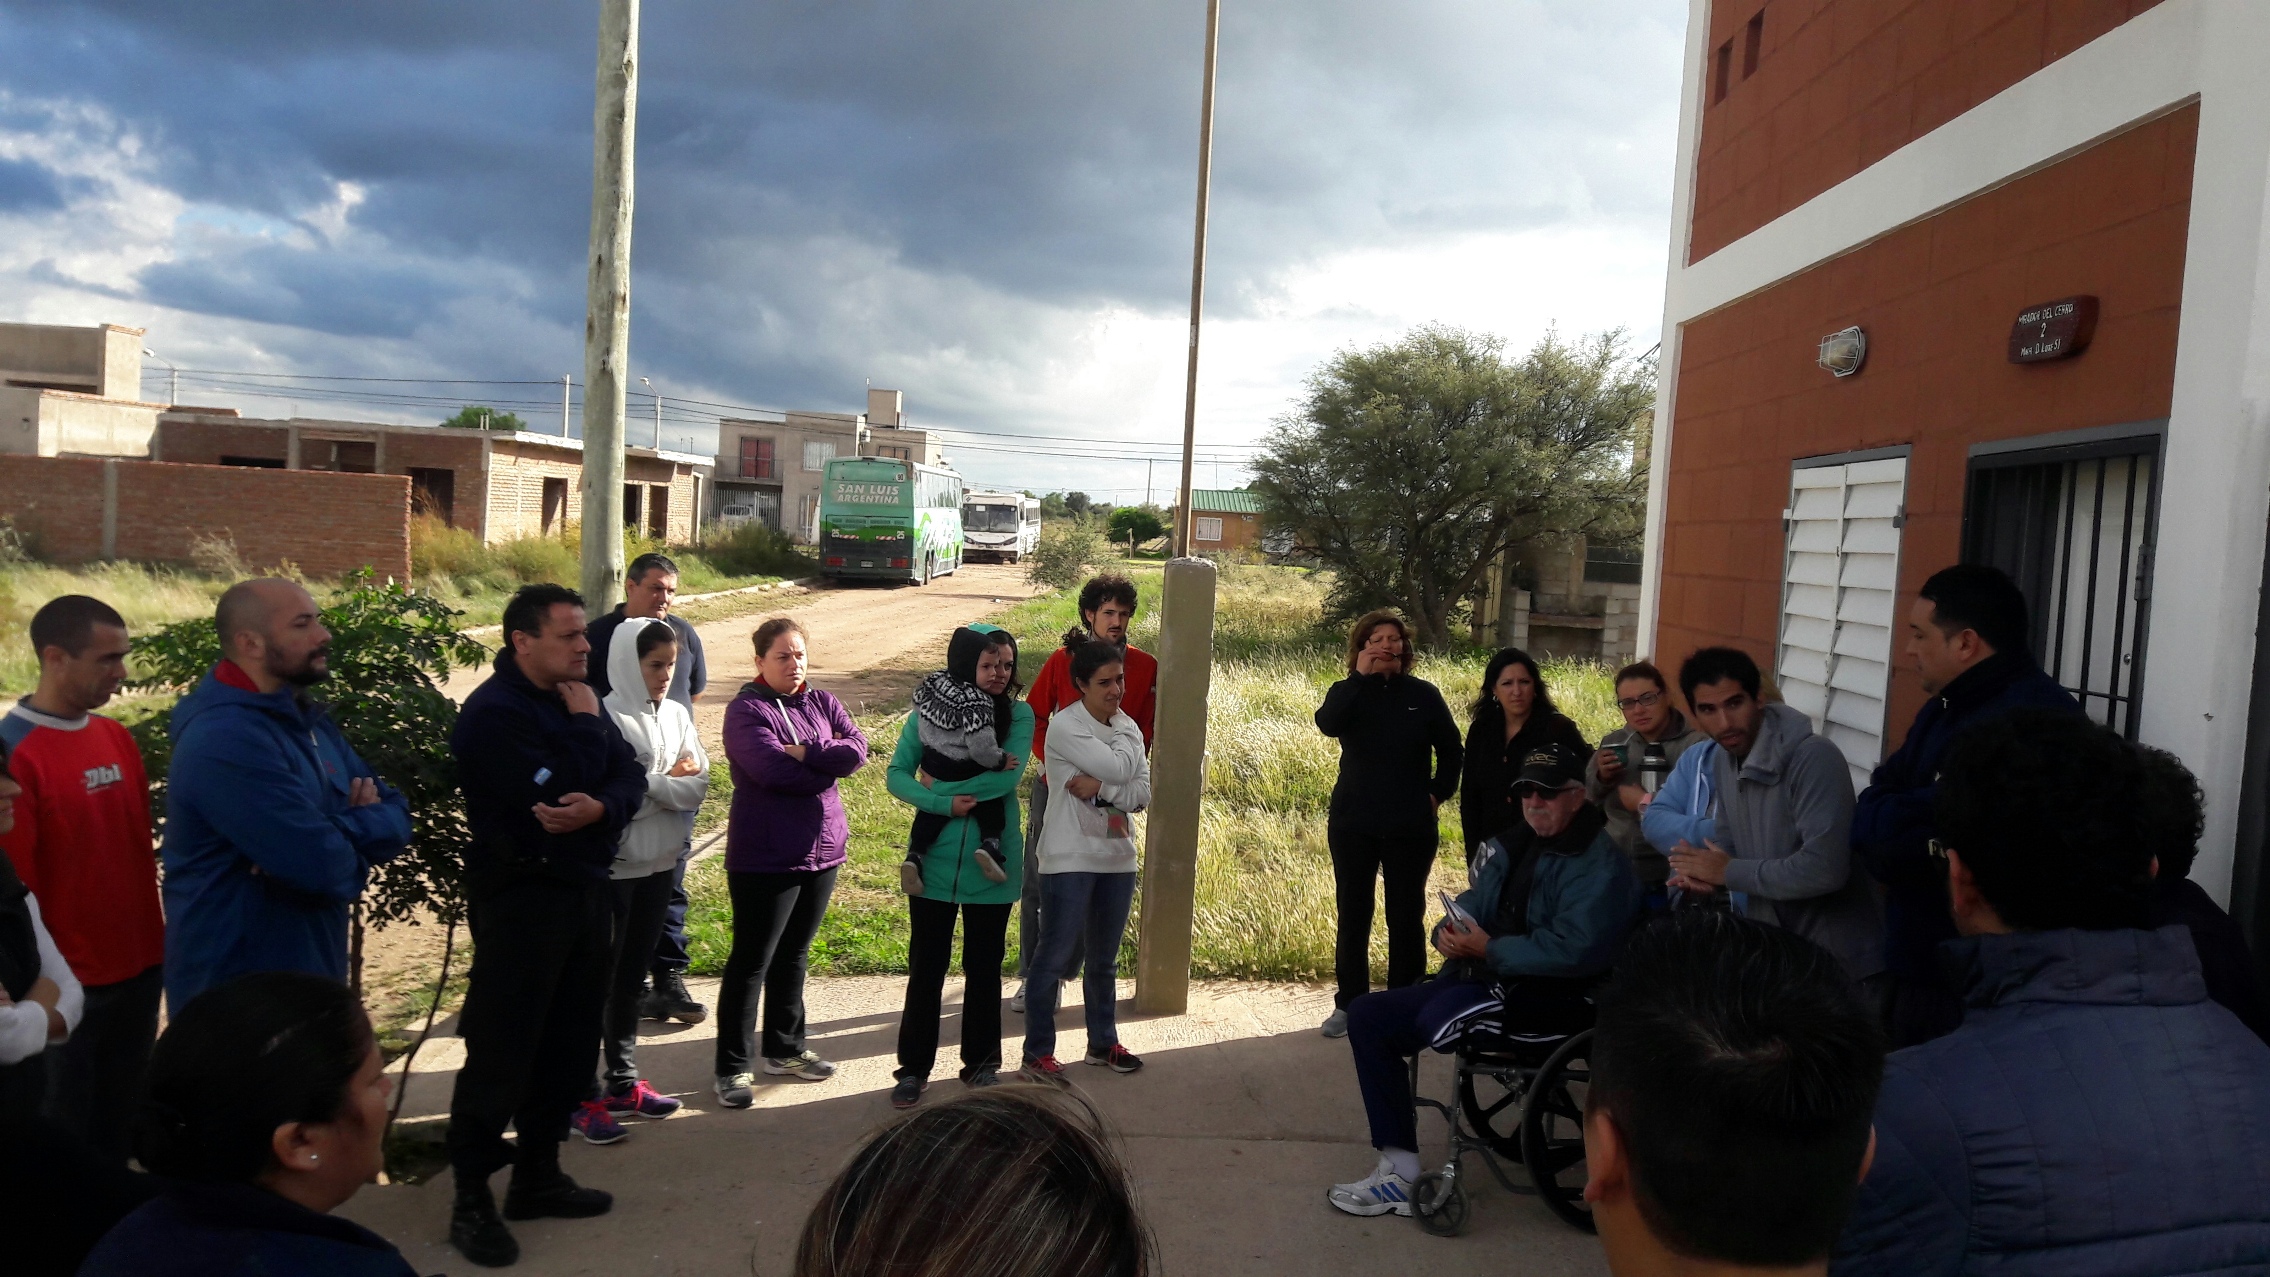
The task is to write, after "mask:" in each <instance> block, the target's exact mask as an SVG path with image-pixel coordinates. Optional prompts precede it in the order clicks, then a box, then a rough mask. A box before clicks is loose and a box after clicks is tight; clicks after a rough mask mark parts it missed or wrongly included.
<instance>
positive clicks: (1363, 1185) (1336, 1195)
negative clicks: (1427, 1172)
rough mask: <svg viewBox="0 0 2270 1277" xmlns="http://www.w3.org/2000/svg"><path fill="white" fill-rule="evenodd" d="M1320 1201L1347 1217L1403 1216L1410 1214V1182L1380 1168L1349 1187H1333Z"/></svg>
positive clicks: (1346, 1185) (1342, 1185)
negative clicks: (1335, 1208) (1342, 1212)
mask: <svg viewBox="0 0 2270 1277" xmlns="http://www.w3.org/2000/svg"><path fill="white" fill-rule="evenodd" d="M1324 1200H1326V1201H1328V1202H1330V1203H1332V1204H1333V1205H1334V1206H1335V1207H1338V1208H1339V1209H1340V1210H1343V1211H1346V1212H1347V1213H1348V1214H1350V1215H1365V1216H1370V1215H1406V1216H1407V1215H1409V1214H1410V1213H1411V1181H1409V1180H1407V1179H1405V1178H1403V1177H1402V1176H1400V1175H1398V1174H1396V1173H1395V1172H1394V1171H1391V1170H1389V1169H1388V1168H1386V1167H1385V1166H1382V1167H1380V1168H1379V1169H1378V1170H1376V1171H1373V1172H1372V1173H1371V1174H1370V1175H1368V1176H1366V1177H1365V1178H1363V1179H1359V1180H1357V1181H1356V1182H1355V1183H1353V1184H1334V1185H1333V1186H1332V1191H1331V1192H1329V1193H1326V1194H1325V1195H1324Z"/></svg>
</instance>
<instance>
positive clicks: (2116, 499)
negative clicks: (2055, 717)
mask: <svg viewBox="0 0 2270 1277" xmlns="http://www.w3.org/2000/svg"><path fill="white" fill-rule="evenodd" d="M2159 449H2160V441H2159V436H2158V435H2156V434H2152V435H2128V436H2126V437H2118V438H2109V439H2100V440H2091V441H2088V442H2081V443H2074V444H2067V445H2063V446H2053V447H2048V448H2038V447H2036V448H2017V449H2013V450H2010V451H2000V452H1982V453H1980V454H1978V455H1974V456H1972V458H1971V463H1970V482H1969V490H1968V492H1967V493H1966V494H1965V496H1964V501H1963V561H1964V562H1966V563H1989V564H1992V565H1994V566H1995V567H1998V568H2000V569H2002V570H2003V571H2004V572H2007V573H2009V574H2010V579H2011V580H2013V581H2016V582H2017V583H2018V589H2019V590H2020V592H2022V593H2023V594H2024V595H2025V596H2026V610H2027V613H2028V619H2029V622H2030V624H2031V627H2032V631H2033V632H2032V634H2031V636H2030V638H2031V641H2032V644H2033V650H2034V654H2035V656H2036V657H2037V658H2039V659H2040V661H2041V664H2042V668H2043V669H2045V670H2047V671H2049V675H2050V677H2052V678H2054V679H2056V680H2057V681H2058V683H2059V684H2061V685H2062V686H2063V687H2064V688H2065V689H2066V690H2067V691H2069V692H2071V693H2073V695H2074V696H2075V697H2076V698H2077V699H2079V701H2080V702H2081V708H2082V709H2084V710H2085V711H2087V713H2088V715H2089V717H2091V718H2093V719H2095V720H2096V721H2097V722H2100V723H2103V724H2105V725H2106V726H2108V727H2111V728H2113V729H2114V730H2116V731H2118V732H2120V733H2121V734H2122V735H2124V736H2127V737H2129V738H2130V739H2134V738H2135V736H2136V727H2137V711H2138V706H2139V699H2138V698H2139V697H2140V695H2141V694H2142V691H2143V670H2144V638H2145V623H2144V620H2145V618H2144V613H2145V611H2146V606H2145V605H2146V604H2147V603H2149V602H2150V600H2151V597H2152V540H2153V531H2154V528H2155V527H2156V526H2157V523H2158V516H2159V483H2158V478H2159Z"/></svg>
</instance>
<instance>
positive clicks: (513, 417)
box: [441, 404, 528, 433]
mask: <svg viewBox="0 0 2270 1277" xmlns="http://www.w3.org/2000/svg"><path fill="white" fill-rule="evenodd" d="M441 424H443V425H445V426H454V427H456V428H457V429H459V430H502V431H505V432H507V433H511V432H513V431H519V430H526V429H527V428H528V423H527V422H525V421H522V420H521V419H520V417H519V416H518V415H517V414H514V413H509V412H499V411H497V410H496V409H494V408H491V407H489V406H488V405H486V404H467V405H465V406H464V407H462V408H460V409H458V410H457V415H456V416H454V417H451V418H450V419H449V420H447V421H444V422H442V423H441Z"/></svg>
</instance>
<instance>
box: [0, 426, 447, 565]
mask: <svg viewBox="0 0 2270 1277" xmlns="http://www.w3.org/2000/svg"><path fill="white" fill-rule="evenodd" d="M106 470H107V471H108V472H109V473H108V475H107V476H106V474H105V472H106ZM0 516H5V517H7V518H9V519H12V520H13V521H14V522H15V525H16V528H17V530H18V531H20V532H22V533H24V534H25V535H26V536H28V537H29V538H31V539H32V541H33V542H34V544H35V545H36V547H37V549H38V551H39V554H40V556H41V557H42V558H45V559H47V560H49V561H51V562H55V563H85V562H90V561H93V560H97V559H103V558H115V559H145V560H153V561H158V562H187V561H188V560H189V558H190V557H191V554H192V552H193V547H194V546H195V545H196V543H197V540H198V539H199V538H200V537H226V538H228V539H230V540H233V541H234V542H235V543H236V550H237V554H238V555H240V556H241V557H242V558H243V559H244V561H245V562H247V563H250V564H252V565H253V566H255V567H260V568H272V567H275V566H276V565H278V564H280V563H283V562H285V561H287V560H288V561H290V562H291V563H292V564H294V565H296V566H297V567H298V568H299V570H300V571H302V572H305V573H307V574H308V575H309V576H315V577H331V576H341V575H344V574H345V573H348V572H352V571H354V570H355V569H357V568H360V567H365V566H368V567H371V568H373V569H375V570H376V571H377V572H378V574H379V575H380V576H392V577H395V578H398V579H406V578H407V577H408V576H409V574H410V481H409V479H407V478H406V477H404V476H402V475H392V474H332V473H328V472H325V471H316V470H258V469H252V468H249V467H240V466H185V465H175V464H172V463H170V462H157V461H136V460H106V459H104V458H100V457H27V456H20V455H19V456H6V457H0Z"/></svg>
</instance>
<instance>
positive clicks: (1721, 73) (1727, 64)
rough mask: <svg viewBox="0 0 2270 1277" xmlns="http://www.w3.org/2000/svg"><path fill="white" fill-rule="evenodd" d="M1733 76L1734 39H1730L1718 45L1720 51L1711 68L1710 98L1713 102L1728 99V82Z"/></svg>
mask: <svg viewBox="0 0 2270 1277" xmlns="http://www.w3.org/2000/svg"><path fill="white" fill-rule="evenodd" d="M1733 78H1734V42H1733V41H1732V40H1728V41H1727V42H1726V43H1724V44H1722V45H1719V46H1718V53H1717V56H1716V58H1715V59H1714V64H1713V66H1712V68H1711V77H1710V80H1711V87H1710V100H1711V101H1712V102H1713V103H1717V102H1724V101H1725V100H1726V88H1727V84H1728V82H1729V81H1731V80H1732V79H1733Z"/></svg>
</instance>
